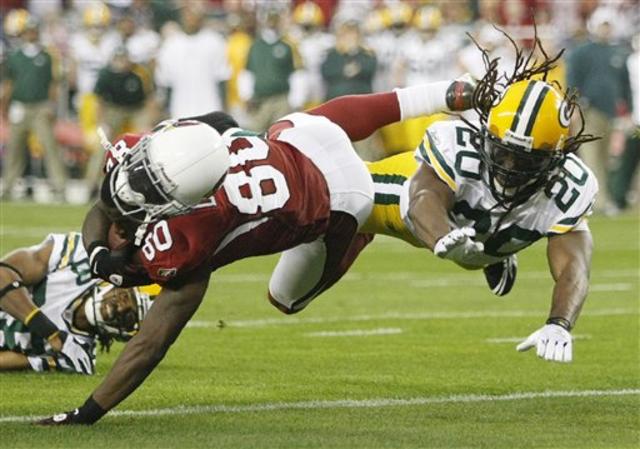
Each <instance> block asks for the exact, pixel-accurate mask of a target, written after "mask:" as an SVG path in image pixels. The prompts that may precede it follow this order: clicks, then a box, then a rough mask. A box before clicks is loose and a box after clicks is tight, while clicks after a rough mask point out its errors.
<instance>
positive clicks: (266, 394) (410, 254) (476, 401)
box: [0, 203, 640, 449]
mask: <svg viewBox="0 0 640 449" xmlns="http://www.w3.org/2000/svg"><path fill="white" fill-rule="evenodd" d="M83 213H84V210H83V209H82V208H78V207H68V206H64V207H63V206H58V207H54V206H41V205H34V204H7V203H3V204H1V205H0V233H1V236H2V238H1V239H0V252H2V253H5V252H7V251H8V250H10V249H12V248H15V247H18V246H21V245H27V244H33V243H36V242H38V241H40V240H41V239H42V238H43V237H44V236H45V235H46V234H47V233H48V232H52V231H67V230H73V229H79V227H80V223H81V221H82V216H83ZM591 226H592V229H593V232H594V238H595V242H596V243H595V245H596V246H595V248H596V249H595V256H594V261H593V270H592V282H591V286H592V290H591V293H590V295H589V298H588V300H587V303H586V305H585V308H584V310H583V313H582V316H581V318H580V320H579V322H578V325H577V326H576V328H575V330H574V332H573V333H574V335H575V338H576V340H575V342H574V362H573V363H572V364H567V365H565V364H554V363H549V362H544V361H542V360H539V359H537V358H536V356H535V353H533V352H527V353H524V354H520V353H517V352H516V351H515V345H516V343H517V341H518V340H519V339H521V338H523V337H525V336H527V335H528V334H529V333H530V332H532V331H534V330H535V329H537V328H538V327H539V326H541V325H542V324H543V322H544V320H545V319H546V317H547V310H548V307H549V298H550V293H551V288H552V282H551V279H550V276H549V274H548V269H547V265H546V257H545V245H544V243H541V244H538V245H535V246H534V247H531V248H529V249H528V250H526V251H525V252H524V253H521V255H520V271H519V279H518V282H517V283H516V286H515V287H514V290H513V291H512V293H511V294H509V295H508V296H507V297H506V298H502V299H500V298H496V297H494V296H492V294H491V293H490V291H489V290H488V288H486V286H485V285H484V279H483V277H482V275H481V273H475V272H464V271H461V270H458V269H456V268H455V267H454V265H453V264H451V263H450V262H446V261H442V260H438V259H436V258H435V257H433V256H432V255H430V254H429V253H427V252H426V251H424V250H422V251H420V250H417V249H414V248H411V247H409V246H407V245H405V244H403V243H402V242H399V241H393V240H390V239H382V238H379V239H377V240H376V241H374V243H373V244H372V245H371V246H370V247H369V248H368V249H367V250H366V251H365V252H364V254H363V255H362V257H361V258H360V260H359V261H358V262H357V263H356V264H355V266H354V267H353V268H352V270H351V271H350V273H349V274H348V275H347V277H346V278H345V279H343V280H342V281H341V282H340V283H339V284H338V285H336V286H335V287H334V288H333V289H332V290H331V291H329V292H327V293H326V294H324V295H323V296H322V297H320V298H318V299H317V300H316V301H315V302H314V303H312V304H311V305H310V306H309V307H308V308H307V309H306V310H304V311H303V312H302V313H300V314H298V315H295V316H285V315H282V314H280V313H279V312H278V311H277V310H275V309H274V308H273V307H272V306H270V305H269V304H268V301H267V300H266V299H265V292H266V286H267V282H268V277H269V273H270V270H271V268H272V267H273V265H274V263H275V261H276V259H275V258H274V257H268V258H256V259H251V260H246V261H242V262H239V263H236V264H234V265H232V266H230V267H226V268H224V269H222V270H220V271H219V272H218V273H216V274H215V275H214V276H213V278H212V285H211V287H210V289H209V291H208V293H207V298H206V300H205V302H204V303H203V305H202V307H201V308H200V310H199V311H198V313H197V314H196V316H195V317H194V319H193V320H192V322H191V324H190V327H188V328H187V329H185V330H184V332H183V334H182V335H181V337H180V338H179V339H178V341H177V343H176V344H175V346H174V347H173V348H172V349H171V350H170V351H169V354H168V355H167V357H166V359H165V360H164V361H163V362H162V363H161V365H160V366H159V367H158V369H157V370H156V371H155V372H154V373H153V374H152V375H151V377H150V378H149V379H148V380H147V382H146V383H145V384H144V385H143V386H142V387H141V388H140V389H139V390H138V391H137V392H135V393H134V395H133V396H132V397H130V398H129V399H128V400H126V401H125V402H123V403H122V404H121V405H120V406H119V407H118V408H117V409H116V412H114V413H112V414H111V415H108V416H107V417H106V418H104V419H103V420H102V421H100V422H99V423H98V424H97V425H95V426H93V427H91V428H37V427H34V426H31V425H29V424H27V422H26V421H27V418H28V417H33V416H42V415H46V414H51V413H52V412H60V411H63V410H67V409H70V408H73V407H75V406H77V405H80V404H81V403H82V402H83V401H84V399H85V398H86V397H87V395H88V394H89V393H90V392H91V390H92V388H93V387H94V386H95V385H96V384H97V383H98V382H99V381H100V379H101V378H102V377H103V376H104V375H105V373H106V372H107V370H108V368H109V366H110V365H111V364H112V362H113V361H114V359H115V357H116V356H117V354H118V352H119V350H120V348H121V346H117V347H115V348H114V349H115V350H113V351H112V352H111V353H110V354H108V355H102V356H101V357H99V362H98V366H97V375H95V376H93V377H82V376H76V375H61V374H46V375H39V374H35V373H28V374H15V373H13V374H0V448H41V447H47V448H50V447H61V448H62V447H64V448H75V447H87V448H102V447H105V448H120V447H122V448H147V447H150V448H165V447H167V448H169V447H170V448H185V447H216V448H227V447H229V448H231V447H233V448H274V449H275V448H345V449H355V448H378V447H384V448H427V447H429V448H487V449H498V448H505V449H519V448H580V449H585V448H638V447H640V348H639V344H640V338H639V321H638V318H639V301H640V299H639V242H640V237H639V228H640V227H639V219H638V217H637V215H633V214H629V215H625V216H622V217H620V218H617V219H615V220H611V219H604V218H594V219H592V220H591Z"/></svg>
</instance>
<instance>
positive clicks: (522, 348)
mask: <svg viewBox="0 0 640 449" xmlns="http://www.w3.org/2000/svg"><path fill="white" fill-rule="evenodd" d="M535 344H536V343H535V341H532V339H531V338H527V339H526V340H525V341H523V342H521V343H520V344H519V345H518V346H516V351H519V352H523V351H528V350H529V349H531V348H533V347H534V346H535Z"/></svg>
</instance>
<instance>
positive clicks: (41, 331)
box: [24, 309, 58, 340]
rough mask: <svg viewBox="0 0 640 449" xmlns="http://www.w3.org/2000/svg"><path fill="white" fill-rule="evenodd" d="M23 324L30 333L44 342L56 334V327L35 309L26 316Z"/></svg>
mask: <svg viewBox="0 0 640 449" xmlns="http://www.w3.org/2000/svg"><path fill="white" fill-rule="evenodd" d="M24 324H25V325H26V326H27V327H28V328H29V330H30V331H31V332H33V333H34V334H36V335H37V336H38V337H42V338H44V339H45V340H49V339H50V338H52V337H54V336H55V335H54V334H56V333H57V332H58V327H57V326H56V325H55V324H53V322H51V320H50V319H49V318H47V316H46V315H45V314H44V313H42V311H41V310H40V309H36V310H35V311H34V312H31V313H30V314H29V315H27V318H26V319H25V320H24Z"/></svg>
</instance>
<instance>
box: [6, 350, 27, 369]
mask: <svg viewBox="0 0 640 449" xmlns="http://www.w3.org/2000/svg"><path fill="white" fill-rule="evenodd" d="M30 368H31V365H30V364H29V359H28V358H27V356H26V355H24V354H21V353H19V352H13V351H0V371H16V370H26V369H30Z"/></svg>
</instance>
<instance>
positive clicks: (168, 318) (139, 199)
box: [40, 81, 474, 425]
mask: <svg viewBox="0 0 640 449" xmlns="http://www.w3.org/2000/svg"><path fill="white" fill-rule="evenodd" d="M473 89H474V85H473V84H472V83H469V82H466V81H454V82H451V81H443V82H438V83H431V84H428V85H421V86H412V87H408V88H402V89H396V90H394V91H393V92H388V93H381V94H371V95H353V96H345V97H340V98H336V99H334V100H331V101H329V102H327V103H325V104H323V105H320V106H318V107H316V108H314V109H311V110H309V111H307V112H305V113H294V114H290V115H288V116H286V117H283V118H282V119H281V120H279V121H278V122H276V123H275V124H273V125H272V126H271V127H270V128H269V129H268V131H267V132H266V133H265V134H264V135H257V134H255V133H252V132H247V131H245V130H242V129H240V128H238V127H237V124H236V122H235V121H234V120H233V119H232V118H231V117H229V116H228V115H226V114H223V113H219V112H218V113H211V114H208V115H205V116H200V117H193V118H190V119H185V120H178V121H173V122H169V123H164V124H161V125H160V126H159V127H157V128H156V129H155V130H154V132H152V133H151V134H150V135H149V136H144V137H141V138H140V137H138V138H128V139H127V138H125V139H124V140H123V141H121V142H119V143H118V144H117V145H116V146H115V147H114V148H113V149H112V151H111V152H110V153H111V154H110V156H112V159H111V160H110V161H109V162H108V163H107V165H108V167H107V168H108V173H107V176H106V178H105V181H104V184H103V189H102V193H101V200H100V201H99V202H98V204H96V206H94V207H93V208H92V210H91V211H90V212H89V213H88V215H87V217H86V219H85V223H84V226H83V236H84V239H85V245H86V247H87V248H89V253H90V263H91V267H92V272H93V273H94V275H96V276H99V277H102V278H104V279H107V280H109V281H111V282H112V283H115V284H118V285H120V286H125V285H133V284H145V283H149V280H150V279H151V280H153V281H155V282H158V283H160V284H162V285H163V287H164V288H163V290H162V293H161V294H160V295H159V296H158V297H157V298H156V299H155V301H154V307H153V308H151V310H150V311H149V313H148V315H147V316H146V318H145V321H144V322H143V324H142V326H141V328H140V331H139V332H138V334H137V335H136V336H135V337H134V338H132V340H131V341H130V342H129V343H128V344H127V346H126V347H125V349H124V350H123V352H122V354H121V356H120V357H119V359H118V360H117V361H116V363H115V364H114V366H113V367H112V369H111V371H110V372H109V373H108V374H107V376H106V378H105V379H104V380H103V382H102V383H101V384H100V385H99V386H98V388H97V389H96V390H95V391H94V392H93V393H92V394H91V395H90V396H89V398H88V399H87V400H86V402H85V403H84V404H83V405H82V406H81V407H79V408H77V409H75V410H73V411H71V412H67V413H62V414H59V415H55V416H54V417H52V418H48V419H45V420H43V421H41V422H40V423H41V424H45V425H57V424H93V423H94V422H96V421H97V420H99V419H100V418H101V417H102V416H103V415H104V414H105V413H107V411H108V410H110V409H111V408H113V407H115V406H116V405H117V404H118V403H119V402H121V401H122V400H123V399H125V398H126V397H127V396H128V395H129V394H131V393H132V392H133V391H134V390H135V389H136V388H137V387H138V386H139V385H140V384H141V383H142V382H143V381H144V379H145V378H146V377H147V376H148V375H149V374H150V373H151V371H152V370H153V369H154V368H155V367H156V365H157V364H158V363H159V362H160V360H162V358H163V357H164V355H165V354H166V352H167V350H168V349H169V347H170V346H171V344H172V343H173V342H174V341H175V340H176V338H177V337H178V335H179V334H180V331H181V330H182V328H183V327H184V326H185V324H186V323H187V321H188V320H189V319H190V318H191V316H192V315H193V314H194V312H195V311H196V310H197V308H198V306H199V305H200V302H201V301H202V299H203V297H204V294H205V292H206V289H207V286H208V284H209V278H210V276H211V273H212V272H213V271H215V270H216V269H217V268H219V267H221V266H224V265H227V264H229V263H231V262H233V261H235V260H239V259H242V258H245V257H250V256H258V255H264V254H272V253H276V252H282V256H281V258H280V260H279V262H278V264H277V266H276V268H275V270H274V273H273V275H272V278H271V280H270V282H269V293H268V296H269V299H270V301H271V302H272V303H273V304H274V305H275V306H276V307H277V308H278V309H279V310H281V311H283V312H285V313H295V312H298V311H300V310H302V309H303V308H304V307H305V306H306V305H307V304H308V303H309V302H310V301H311V300H312V299H313V298H315V297H316V296H317V295H319V294H320V293H322V292H323V291H324V290H326V289H327V288H329V287H330V286H331V285H332V284H334V283H335V282H336V281H337V280H338V279H340V277H341V276H342V275H343V274H344V273H345V272H346V270H347V269H348V267H349V266H350V265H351V263H352V262H353V261H354V259H355V258H356V256H357V255H358V253H359V252H360V251H361V250H362V248H364V246H365V245H366V244H367V243H368V242H369V241H370V239H371V238H372V237H371V236H370V235H367V234H358V229H359V228H360V226H361V225H362V224H363V223H364V221H365V220H366V219H367V217H368V215H369V213H370V211H371V208H372V202H373V195H374V193H373V184H372V180H371V176H370V175H369V173H368V171H367V169H366V167H365V165H364V163H363V162H362V160H360V159H359V158H358V156H357V155H356V153H355V151H354V150H353V147H352V145H351V142H352V141H358V140H362V139H364V138H366V137H368V136H369V135H371V134H372V133H373V132H374V131H375V130H377V129H378V128H380V127H382V126H385V125H388V124H390V123H394V122H397V121H400V120H404V119H408V118H412V117H417V116H421V115H428V114H432V113H434V112H437V111H442V110H464V109H466V108H468V107H469V106H470V104H471V97H472V95H473ZM207 194H208V197H207ZM205 197H206V199H205V200H204V201H202V198H205ZM116 220H117V221H118V223H120V224H122V225H123V226H124V227H127V228H129V233H130V234H131V235H132V234H135V237H134V236H133V235H132V237H131V239H132V240H134V241H135V244H136V245H137V246H136V252H135V254H134V258H135V260H136V263H137V266H138V267H142V268H143V270H142V273H140V272H138V271H136V270H131V269H130V266H131V264H129V265H127V267H129V268H123V267H124V266H125V263H124V261H123V260H122V259H121V258H120V257H119V256H117V255H116V253H115V252H114V251H111V250H110V249H109V247H108V244H107V243H105V241H106V236H107V234H108V232H109V228H110V226H111V224H112V222H113V221H116ZM131 223H136V224H135V225H134V226H130V224H131Z"/></svg>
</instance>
